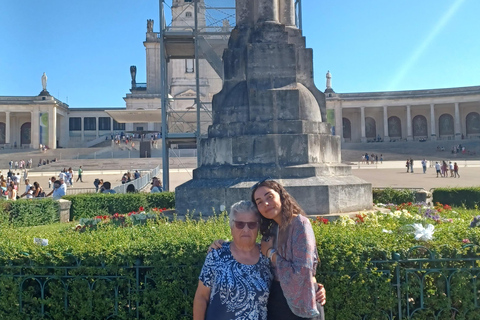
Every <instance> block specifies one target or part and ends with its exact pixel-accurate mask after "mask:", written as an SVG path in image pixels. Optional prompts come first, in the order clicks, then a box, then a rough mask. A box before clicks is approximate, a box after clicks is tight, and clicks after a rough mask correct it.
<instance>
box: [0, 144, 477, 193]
mask: <svg viewBox="0 0 480 320" xmlns="http://www.w3.org/2000/svg"><path fill="white" fill-rule="evenodd" d="M460 142H463V141H460ZM455 143H457V144H458V142H455V141H448V142H445V141H443V142H433V141H432V142H427V143H418V142H417V143H415V142H414V143H411V142H410V143H384V144H382V143H363V144H344V145H343V149H342V159H343V161H344V163H346V164H348V165H351V166H352V172H353V174H354V175H355V176H357V177H359V178H362V179H364V180H366V181H368V182H370V183H372V186H373V187H377V188H385V187H394V188H424V189H426V190H430V189H432V188H438V187H466V186H480V147H479V145H480V144H479V143H478V142H476V141H467V143H464V145H466V146H467V147H468V148H469V150H473V151H474V152H475V153H476V154H475V155H465V154H458V155H453V154H451V152H449V150H450V148H451V146H453V145H454V144H455ZM439 145H442V146H444V147H445V149H446V151H443V152H437V151H436V148H437V146H439ZM2 151H4V150H2ZM365 152H366V153H368V154H372V153H374V154H383V156H384V159H386V160H387V161H384V162H383V163H380V161H379V162H378V163H377V164H369V165H367V164H362V163H360V161H359V160H360V159H361V155H362V154H364V153H365ZM178 154H180V155H181V152H178ZM160 155H161V153H160V151H159V150H155V151H154V153H153V156H154V157H153V158H148V159H140V158H138V155H135V154H133V153H132V152H130V151H128V150H123V151H121V150H110V149H109V148H84V149H58V150H50V151H48V152H47V153H46V154H43V153H40V152H39V151H37V150H33V151H32V150H20V151H17V152H15V150H10V151H8V152H2V153H1V154H0V170H1V171H2V174H5V175H6V173H7V171H8V162H9V161H10V160H11V159H13V160H20V159H24V160H28V159H30V158H33V163H34V168H32V169H31V170H29V177H30V180H31V181H32V182H34V181H38V182H39V183H40V185H41V186H43V187H48V178H49V177H51V176H52V175H55V176H58V173H59V172H60V171H61V170H62V169H63V168H68V167H72V168H73V170H74V174H75V178H74V179H75V180H76V175H77V169H78V166H80V165H81V166H82V167H83V169H84V175H83V183H82V182H78V183H74V185H73V188H75V189H79V188H93V187H94V186H93V181H94V180H95V179H96V178H99V179H103V180H104V181H110V182H111V183H112V185H113V186H116V185H119V184H121V178H122V175H123V174H124V173H125V172H127V171H130V172H134V171H135V170H140V171H141V170H150V169H153V168H155V167H156V166H160V168H161V166H162V159H161V158H160ZM112 156H113V157H112ZM134 156H136V157H134ZM95 157H96V158H97V159H94V158H95ZM100 157H103V158H102V159H99V158H100ZM410 157H412V158H413V159H414V173H407V172H406V167H405V160H406V158H410ZM42 158H52V159H54V158H57V160H58V161H57V162H54V163H50V164H48V165H46V166H41V167H37V166H36V164H37V163H38V160H39V159H42ZM77 158H80V159H77ZM423 158H426V159H427V160H429V166H430V165H433V164H434V163H435V161H442V160H445V161H456V162H457V163H458V165H459V173H460V178H450V177H448V178H437V177H436V173H435V169H434V168H432V167H429V168H428V169H427V173H426V174H423V172H422V167H421V164H420V160H421V159H423ZM196 163H197V161H196V158H195V157H193V156H188V157H171V158H170V190H172V191H173V190H174V189H175V187H177V186H178V185H180V184H182V183H184V182H186V181H188V180H190V179H192V171H193V169H194V168H195V167H196ZM19 171H20V170H17V172H19ZM158 177H160V178H162V172H160V173H159V174H158Z"/></svg>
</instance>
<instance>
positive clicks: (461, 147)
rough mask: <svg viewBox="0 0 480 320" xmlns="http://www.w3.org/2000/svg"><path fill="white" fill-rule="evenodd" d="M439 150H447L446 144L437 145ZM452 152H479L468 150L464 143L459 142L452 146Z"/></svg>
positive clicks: (466, 153) (469, 153)
mask: <svg viewBox="0 0 480 320" xmlns="http://www.w3.org/2000/svg"><path fill="white" fill-rule="evenodd" d="M437 151H445V147H444V146H440V145H438V146H437ZM450 152H451V153H452V154H463V155H476V154H477V153H476V152H475V151H474V150H468V149H467V148H466V147H465V146H464V145H462V144H457V145H454V146H452V149H451V150H450Z"/></svg>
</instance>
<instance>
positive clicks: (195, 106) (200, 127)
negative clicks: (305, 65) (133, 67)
mask: <svg viewBox="0 0 480 320" xmlns="http://www.w3.org/2000/svg"><path fill="white" fill-rule="evenodd" d="M166 7H167V8H169V9H170V12H172V17H171V19H170V23H167V20H166V14H167V13H168V12H166V11H165V8H166ZM175 8H181V9H182V10H180V11H178V10H173V9H175ZM295 8H296V12H297V15H296V22H297V26H298V27H299V28H300V29H301V26H302V21H301V20H302V19H301V0H296V1H295ZM189 14H190V15H193V23H192V19H186V18H184V17H189ZM190 17H191V16H190ZM187 20H188V21H187ZM182 22H184V23H182ZM159 25H160V32H159V33H158V42H159V44H160V73H161V75H160V97H161V106H162V108H161V112H162V166H163V186H164V189H165V190H169V184H170V181H169V151H170V148H171V147H172V145H178V144H192V145H193V144H195V145H196V147H197V166H199V165H200V159H201V154H202V152H201V150H200V140H201V139H202V138H204V137H206V136H207V129H208V125H210V124H211V122H212V99H211V98H212V97H211V96H210V95H209V93H205V92H202V88H203V86H204V85H205V83H207V82H208V81H206V80H205V79H204V77H202V66H201V61H206V62H208V64H209V65H210V66H211V68H212V69H213V70H214V71H215V73H216V74H217V75H218V78H219V79H221V80H222V82H223V61H222V55H223V51H224V49H225V48H227V44H228V39H229V36H230V32H231V31H232V29H233V28H234V27H235V0H159ZM177 59H180V60H185V61H191V62H192V63H193V65H192V66H188V65H187V66H186V67H187V68H188V67H190V68H191V69H192V70H193V73H194V74H195V85H194V88H195V89H194V90H193V92H191V96H187V97H175V96H173V95H171V94H170V93H171V88H172V80H171V78H170V76H169V63H171V62H172V61H174V60H177ZM186 63H187V62H186ZM192 67H193V68H192ZM220 89H221V86H220ZM189 102H191V105H190V106H188V107H187V108H184V109H175V108H173V107H172V105H175V104H176V103H177V104H178V103H183V105H185V103H187V104H188V103H189Z"/></svg>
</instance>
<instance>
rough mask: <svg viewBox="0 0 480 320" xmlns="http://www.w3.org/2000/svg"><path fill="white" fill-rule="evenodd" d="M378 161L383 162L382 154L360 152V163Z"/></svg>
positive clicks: (374, 162)
mask: <svg viewBox="0 0 480 320" xmlns="http://www.w3.org/2000/svg"><path fill="white" fill-rule="evenodd" d="M378 161H380V163H383V154H380V155H378V154H374V153H372V154H368V153H365V154H362V159H361V163H366V164H376V163H378Z"/></svg>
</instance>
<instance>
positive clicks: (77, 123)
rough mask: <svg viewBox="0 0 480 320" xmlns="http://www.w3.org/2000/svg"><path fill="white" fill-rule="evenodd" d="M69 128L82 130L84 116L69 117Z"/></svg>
mask: <svg viewBox="0 0 480 320" xmlns="http://www.w3.org/2000/svg"><path fill="white" fill-rule="evenodd" d="M68 124H69V130H70V131H81V130H82V118H80V117H72V118H70V119H68Z"/></svg>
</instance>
